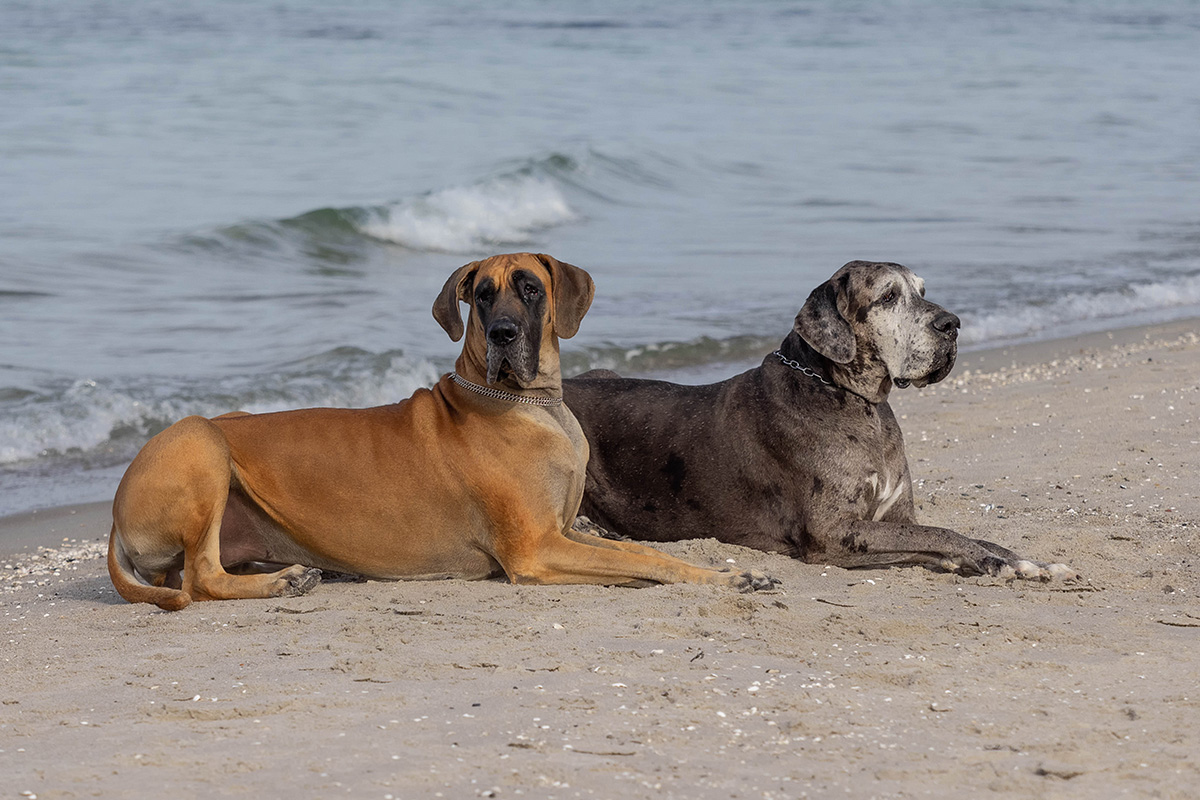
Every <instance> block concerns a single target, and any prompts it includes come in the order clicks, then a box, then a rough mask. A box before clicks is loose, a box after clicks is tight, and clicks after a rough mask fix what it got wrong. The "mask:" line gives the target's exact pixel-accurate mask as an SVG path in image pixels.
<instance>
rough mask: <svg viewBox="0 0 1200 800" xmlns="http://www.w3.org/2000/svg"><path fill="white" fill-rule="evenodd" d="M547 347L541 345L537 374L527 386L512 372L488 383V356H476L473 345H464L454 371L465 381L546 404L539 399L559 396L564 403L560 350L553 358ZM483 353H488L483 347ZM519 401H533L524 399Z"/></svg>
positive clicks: (559, 399) (539, 403)
mask: <svg viewBox="0 0 1200 800" xmlns="http://www.w3.org/2000/svg"><path fill="white" fill-rule="evenodd" d="M546 350H547V348H546V347H543V348H542V352H541V354H540V356H539V358H538V372H537V376H536V377H534V379H533V381H532V382H531V383H530V384H529V385H528V386H522V385H521V384H520V383H518V382H517V379H516V376H514V375H512V374H511V373H509V374H505V375H503V376H501V377H500V379H499V380H497V381H496V382H495V383H494V384H493V383H488V382H487V362H486V357H485V358H483V359H480V358H476V357H474V352H475V348H472V347H470V346H468V347H465V348H464V349H463V352H462V354H461V355H460V356H459V357H458V359H457V360H456V361H455V362H454V371H455V374H456V375H458V376H459V377H461V378H463V379H464V380H466V381H469V382H470V383H473V384H475V385H477V386H481V387H484V388H487V389H490V390H492V391H497V392H501V393H506V394H510V395H512V396H514V397H522V398H530V399H535V398H536V399H537V400H538V401H539V402H538V403H537V404H538V405H543V403H541V402H540V401H541V400H545V399H556V400H557V401H558V402H560V403H561V402H562V376H561V375H560V374H559V371H558V358H557V355H558V353H557V352H554V353H552V354H551V355H552V357H550V358H547V357H546V356H547V354H546ZM483 352H485V353H486V352H487V350H486V348H484V349H483ZM548 364H549V365H551V366H552V368H551V369H547V365H548ZM460 385H461V384H460ZM520 402H530V401H529V400H522V401H520Z"/></svg>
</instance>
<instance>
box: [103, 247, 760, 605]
mask: <svg viewBox="0 0 1200 800" xmlns="http://www.w3.org/2000/svg"><path fill="white" fill-rule="evenodd" d="M593 291H594V289H593V284H592V279H591V277H590V276H589V275H588V274H587V273H586V272H585V271H584V270H582V269H579V268H578V267H573V266H571V265H570V264H565V263H563V262H560V261H558V260H556V259H554V258H552V257H550V256H547V255H535V254H532V253H517V254H511V255H500V256H493V257H492V258H488V259H486V260H483V261H476V262H473V263H470V264H467V265H466V266H463V267H461V268H459V269H458V270H457V271H455V272H454V274H453V275H451V276H450V278H449V280H447V281H446V284H445V287H444V288H443V289H442V292H441V294H440V295H439V296H438V298H437V301H436V302H435V303H434V306H433V316H434V318H435V319H436V320H437V322H438V323H439V324H440V325H441V326H442V327H443V328H444V329H445V330H446V332H447V333H448V334H449V335H450V337H451V338H452V339H453V340H454V341H458V340H459V339H460V338H462V337H463V335H464V333H465V334H466V339H465V342H464V346H463V350H462V353H461V355H460V356H459V357H458V360H457V361H456V364H455V371H454V372H453V373H450V374H448V375H446V376H444V377H443V378H442V379H441V380H440V381H439V382H438V383H437V384H435V385H434V386H433V387H432V388H431V389H420V390H418V391H417V392H416V393H415V394H413V396H412V397H410V398H409V399H407V400H404V401H402V402H400V403H396V404H394V405H388V406H381V407H378V408H368V409H354V410H351V409H331V408H314V409H305V410H299V411H283V412H279V413H273V414H246V413H244V412H234V413H233V414H229V415H224V416H221V417H216V418H214V419H205V418H203V417H187V418H185V419H183V420H180V421H179V422H177V423H175V424H174V425H172V426H171V427H170V428H167V429H166V430H165V431H163V432H162V433H160V434H158V435H157V436H155V437H154V438H152V439H151V440H150V441H149V442H147V444H146V445H145V447H143V448H142V450H141V452H139V453H138V455H137V457H136V458H134V460H133V463H132V464H131V465H130V466H129V469H128V470H127V471H126V473H125V476H124V478H122V480H121V484H120V486H119V487H118V489H117V494H116V498H115V500H114V501H113V526H112V532H111V534H110V535H109V547H108V571H109V575H110V576H111V578H112V581H113V585H114V586H115V587H116V589H117V591H118V592H119V593H120V595H121V596H122V597H124V598H125V599H126V600H128V601H130V602H146V603H154V604H156V605H158V606H160V607H161V608H164V609H170V610H175V609H180V608H183V607H184V606H186V605H188V603H190V602H191V601H192V600H223V599H234V598H262V597H277V596H286V595H295V594H301V593H304V592H306V591H308V590H310V589H311V588H312V587H313V586H315V585H316V584H317V583H318V582H319V580H320V570H332V571H336V572H341V573H350V574H355V575H362V576H366V577H371V578H379V579H437V578H466V579H481V578H488V577H494V576H499V575H506V576H507V577H508V579H509V580H510V581H512V582H513V583H536V584H551V583H559V584H563V583H592V584H613V585H632V586H641V585H647V584H652V583H673V582H682V581H687V582H695V583H709V584H721V585H726V586H730V587H733V588H735V589H739V590H743V591H750V590H754V589H759V588H768V587H770V586H771V585H773V583H774V581H773V580H772V579H771V578H768V577H767V576H765V575H763V574H762V573H761V572H757V571H744V572H729V571H717V570H712V569H704V568H701V567H696V566H693V565H691V564H688V563H686V562H684V561H681V560H679V559H676V558H673V557H671V556H668V555H666V554H663V553H660V552H658V551H657V550H653V549H652V548H649V547H645V546H643V545H638V544H633V543H628V542H616V541H611V540H607V539H603V538H600V537H596V536H590V535H588V534H584V533H580V532H578V531H575V530H573V529H572V527H571V526H572V523H573V521H574V520H575V515H576V513H577V512H578V509H579V503H580V498H581V496H582V494H583V483H584V470H585V465H586V464H587V459H588V443H587V440H586V439H585V438H584V435H583V431H582V430H581V429H580V427H579V423H578V422H577V421H576V420H575V417H574V416H573V415H572V414H571V412H570V411H569V410H568V408H567V407H566V406H565V405H564V404H563V402H562V380H561V377H560V375H559V361H558V339H559V337H564V338H567V337H571V336H573V335H575V332H576V331H577V330H578V328H579V323H580V320H581V319H582V318H583V315H584V314H585V313H586V312H587V310H588V307H589V306H590V305H591V302H592V295H593ZM460 301H462V302H466V303H467V304H469V306H470V314H469V317H468V319H467V323H466V326H465V328H464V325H463V320H462V316H461V312H460V309H459V302H460ZM264 565H271V569H274V568H275V567H279V566H282V565H288V566H284V567H283V568H282V569H274V571H265V572H264V571H261V569H260V568H261V567H263V566H264Z"/></svg>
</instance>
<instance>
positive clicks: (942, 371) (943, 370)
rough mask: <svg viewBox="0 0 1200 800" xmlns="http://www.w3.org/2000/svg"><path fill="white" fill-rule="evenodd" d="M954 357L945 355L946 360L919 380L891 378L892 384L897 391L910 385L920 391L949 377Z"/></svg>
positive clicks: (951, 354)
mask: <svg viewBox="0 0 1200 800" xmlns="http://www.w3.org/2000/svg"><path fill="white" fill-rule="evenodd" d="M954 357H955V353H947V354H946V359H945V360H944V361H942V363H941V364H940V365H938V366H937V367H935V368H934V369H932V370H931V371H930V372H929V373H928V374H926V375H923V376H922V377H920V378H892V383H894V384H895V385H896V388H897V389H907V388H908V387H909V386H910V385H911V386H915V387H917V388H918V389H920V388H922V387H925V386H928V385H929V384H931V383H937V382H938V381H941V380H943V379H944V378H945V377H946V376H947V375H949V374H950V370H952V369H954Z"/></svg>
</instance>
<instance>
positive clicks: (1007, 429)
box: [0, 323, 1200, 800]
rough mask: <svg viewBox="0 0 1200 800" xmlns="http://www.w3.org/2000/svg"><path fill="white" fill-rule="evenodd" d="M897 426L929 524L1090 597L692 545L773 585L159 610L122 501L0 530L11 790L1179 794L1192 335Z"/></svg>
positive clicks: (1012, 362)
mask: <svg viewBox="0 0 1200 800" xmlns="http://www.w3.org/2000/svg"><path fill="white" fill-rule="evenodd" d="M891 403H892V407H893V408H894V410H895V412H896V414H897V417H898V418H899V419H900V423H901V427H902V429H903V430H904V434H905V439H906V443H907V450H908V459H909V463H910V466H911V469H912V473H913V479H914V495H915V500H916V503H917V505H918V509H917V515H918V519H919V521H921V522H923V523H925V524H929V525H936V526H941V527H946V528H951V529H954V530H957V531H959V532H960V533H963V534H965V535H968V536H972V537H976V538H982V539H987V540H990V541H994V542H996V543H998V544H1001V545H1003V546H1005V547H1009V548H1011V549H1013V550H1015V551H1016V552H1018V553H1020V554H1021V555H1022V556H1024V557H1027V558H1033V559H1036V560H1040V561H1059V562H1063V563H1066V564H1068V565H1070V566H1071V567H1072V568H1074V569H1076V570H1077V571H1078V572H1079V573H1080V574H1081V575H1082V578H1081V579H1080V580H1078V581H1072V582H1061V581H1051V582H1047V583H1041V582H1032V581H1004V580H1000V579H997V578H990V577H982V576H976V577H961V576H958V575H955V574H951V573H940V572H934V571H930V570H926V569H922V568H917V567H910V568H897V569H879V570H843V569H839V568H835V567H828V566H823V565H820V564H806V563H802V562H799V561H796V560H794V559H791V558H787V557H784V556H780V555H774V554H769V553H762V552H758V551H752V550H747V549H745V548H740V547H735V546H732V545H724V544H720V543H718V542H716V541H715V540H712V539H703V540H691V541H686V542H677V543H671V544H665V545H659V547H660V549H662V550H664V551H665V552H668V553H670V554H672V555H674V556H677V557H679V558H684V559H686V560H689V561H692V562H693V563H696V564H701V565H708V566H720V567H724V566H729V565H730V564H731V563H735V564H738V565H742V566H746V567H755V568H758V569H762V570H764V571H766V572H767V573H769V574H771V575H773V576H775V577H777V578H780V579H781V580H782V581H783V583H782V585H781V586H779V587H777V588H775V589H773V590H771V591H766V592H759V593H755V594H746V595H738V594H732V593H730V592H729V591H728V590H724V589H721V588H719V587H710V586H694V585H680V584H676V585H669V586H654V587H649V588H645V589H610V588H605V587H597V586H513V585H510V584H508V583H505V582H502V581H455V580H448V581H434V582H423V581H420V582H419V581H411V582H397V583H385V582H375V581H366V582H342V581H330V582H326V583H323V584H321V585H320V586H318V587H317V588H316V589H315V590H314V591H312V592H311V593H309V594H306V595H304V596H302V597H293V598H276V599H271V600H240V601H225V602H217V603H193V604H192V605H190V606H189V607H187V608H185V609H183V610H182V611H178V612H162V611H159V610H158V609H157V608H154V607H152V606H147V605H131V604H128V603H125V602H124V601H123V600H121V599H120V598H119V597H118V596H117V595H116V593H115V592H114V590H113V588H112V585H111V583H110V582H109V579H108V574H107V570H106V567H105V563H104V560H103V559H102V558H100V556H101V555H102V554H103V552H104V548H105V543H104V541H103V539H104V536H105V535H106V534H107V531H108V525H109V520H108V504H107V503H97V504H91V505H89V506H85V507H75V508H66V509H54V510H51V511H48V512H36V513H33V514H28V515H23V516H22V517H19V518H9V519H8V520H6V521H4V523H3V524H8V525H17V526H23V528H24V531H25V533H26V534H28V535H33V536H34V539H31V540H30V541H34V540H36V535H35V534H36V532H37V531H39V530H40V531H43V533H44V535H46V536H47V537H48V539H47V541H49V543H50V544H51V545H53V546H52V547H50V548H49V549H42V550H38V551H37V552H34V553H31V554H29V555H28V556H24V555H23V556H21V557H20V558H18V559H0V567H3V569H2V570H0V576H3V577H4V579H3V580H2V581H0V635H3V638H4V640H6V642H7V643H6V646H5V648H4V649H3V650H2V651H0V659H2V661H3V669H2V670H0V708H2V709H3V713H2V714H0V775H3V776H4V779H3V780H0V783H3V784H4V785H5V787H6V788H8V789H9V790H10V791H11V792H12V793H13V794H18V793H21V794H27V795H37V796H43V797H78V796H84V795H89V796H90V795H92V794H103V795H105V796H120V797H125V796H128V797H134V796H138V795H139V793H144V787H145V786H148V785H154V786H157V787H159V788H160V790H161V791H163V792H167V793H175V794H182V795H184V796H205V797H207V796H214V795H221V796H247V797H249V796H263V795H270V796H274V795H278V794H289V795H291V794H296V795H301V796H333V795H335V794H337V795H344V794H347V793H350V794H352V795H365V796H369V797H384V798H386V797H389V796H392V797H434V796H438V795H439V794H440V795H441V796H445V797H492V798H495V797H499V798H505V797H520V796H532V797H545V798H560V799H561V800H568V798H589V797H608V796H611V795H612V794H614V793H620V794H621V795H622V796H626V797H629V798H631V800H642V798H645V799H646V800H650V799H651V798H654V799H655V800H657V798H662V797H667V798H671V797H677V798H695V797H730V796H738V797H747V798H750V797H754V798H763V800H782V799H783V798H797V797H831V796H834V795H837V796H848V797H915V796H927V797H934V798H956V797H962V796H964V795H970V796H975V795H983V794H985V793H986V794H989V795H994V796H996V797H1043V796H1046V797H1080V798H1083V797H1117V796H1134V797H1148V796H1155V797H1164V798H1184V797H1190V796H1192V795H1193V794H1194V787H1195V786H1196V785H1197V783H1200V763H1198V762H1197V761H1196V759H1195V755H1194V754H1195V753H1196V752H1200V729H1197V727H1196V724H1195V720H1196V718H1197V715H1198V714H1200V695H1198V694H1197V692H1196V686H1198V685H1200V661H1198V660H1197V659H1196V657H1195V656H1194V655H1193V654H1194V653H1195V652H1196V645H1197V637H1198V636H1200V611H1198V610H1197V606H1196V597H1197V595H1200V571H1197V569H1196V567H1197V553H1198V552H1200V550H1198V547H1200V541H1198V537H1197V531H1198V530H1200V491H1198V490H1197V488H1196V486H1195V476H1196V475H1197V473H1198V472H1200V336H1198V335H1197V330H1196V326H1194V325H1187V324H1184V323H1177V324H1172V325H1167V326H1152V327H1150V328H1140V329H1133V330H1125V331H1114V332H1112V333H1111V334H1109V333H1105V334H1090V335H1088V336H1086V337H1075V338H1071V339H1066V340H1059V341H1057V342H1048V343H1035V344H1032V345H1020V346H1014V347H1006V348H998V349H996V350H993V351H981V352H969V353H966V354H964V356H963V357H962V359H961V362H960V366H959V367H958V368H956V370H955V372H954V373H953V374H952V375H951V376H950V377H949V378H947V380H945V381H943V382H942V383H940V384H936V385H934V386H930V387H926V388H924V389H919V390H918V389H909V390H905V391H902V392H896V393H894V394H893V396H892V398H891ZM93 528H94V530H93ZM37 535H43V534H37ZM64 539H66V540H67V541H66V542H65V543H64ZM71 540H74V541H71ZM614 787H616V788H614Z"/></svg>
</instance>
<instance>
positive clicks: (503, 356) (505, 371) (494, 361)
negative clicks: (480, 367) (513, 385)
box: [487, 347, 537, 387]
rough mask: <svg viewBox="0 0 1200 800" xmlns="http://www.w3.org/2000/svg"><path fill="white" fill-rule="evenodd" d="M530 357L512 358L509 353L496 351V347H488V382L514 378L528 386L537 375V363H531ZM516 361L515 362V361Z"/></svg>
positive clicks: (519, 383)
mask: <svg viewBox="0 0 1200 800" xmlns="http://www.w3.org/2000/svg"><path fill="white" fill-rule="evenodd" d="M529 361H530V359H523V358H519V357H518V358H516V359H510V358H509V356H508V354H507V353H499V352H496V348H492V347H489V348H488V357H487V382H488V383H489V384H494V383H496V382H497V381H499V380H503V379H506V378H510V377H511V378H512V379H513V380H514V381H516V382H517V384H518V385H519V386H521V387H525V386H528V385H529V384H530V383H532V382H533V379H534V378H536V377H537V363H536V362H535V363H533V364H530V363H529ZM514 362H515V363H514Z"/></svg>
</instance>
